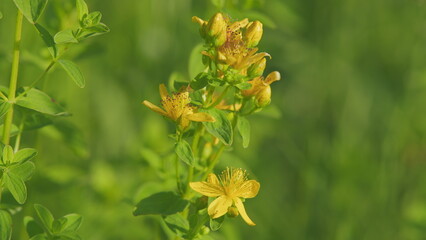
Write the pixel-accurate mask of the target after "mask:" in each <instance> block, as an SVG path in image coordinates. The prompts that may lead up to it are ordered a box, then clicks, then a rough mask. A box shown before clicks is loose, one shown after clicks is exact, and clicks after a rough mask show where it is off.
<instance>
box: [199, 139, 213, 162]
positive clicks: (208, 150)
mask: <svg viewBox="0 0 426 240" xmlns="http://www.w3.org/2000/svg"><path fill="white" fill-rule="evenodd" d="M212 152H213V146H212V143H210V142H208V143H206V144H205V145H204V148H203V152H202V153H201V158H202V159H207V158H208V157H210V155H211V154H212Z"/></svg>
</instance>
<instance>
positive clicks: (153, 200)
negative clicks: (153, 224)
mask: <svg viewBox="0 0 426 240" xmlns="http://www.w3.org/2000/svg"><path fill="white" fill-rule="evenodd" d="M188 204H189V202H188V201H187V200H185V199H182V198H181V197H180V196H178V195H177V194H176V193H174V192H159V193H156V194H153V195H151V196H149V197H147V198H144V199H142V200H141V201H140V202H139V203H138V204H137V205H136V209H135V210H134V211H133V215H135V216H139V215H149V214H158V215H172V214H175V213H178V212H181V211H183V210H184V209H185V208H186V206H187V205H188Z"/></svg>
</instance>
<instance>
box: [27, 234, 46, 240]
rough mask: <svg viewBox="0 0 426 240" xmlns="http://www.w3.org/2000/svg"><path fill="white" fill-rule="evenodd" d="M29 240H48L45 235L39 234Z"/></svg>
mask: <svg viewBox="0 0 426 240" xmlns="http://www.w3.org/2000/svg"><path fill="white" fill-rule="evenodd" d="M30 240H48V238H47V236H46V235H45V234H39V235H36V236H34V237H32V238H30Z"/></svg>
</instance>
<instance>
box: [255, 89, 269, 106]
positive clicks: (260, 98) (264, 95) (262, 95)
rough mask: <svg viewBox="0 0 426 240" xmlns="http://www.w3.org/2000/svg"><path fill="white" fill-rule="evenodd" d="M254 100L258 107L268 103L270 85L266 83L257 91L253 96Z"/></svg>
mask: <svg viewBox="0 0 426 240" xmlns="http://www.w3.org/2000/svg"><path fill="white" fill-rule="evenodd" d="M255 100H256V105H257V106H258V107H261V108H263V107H266V106H267V105H269V103H270V102H271V87H270V86H269V85H268V86H266V87H265V88H263V89H262V90H261V91H259V92H258V93H257V94H256V96H255Z"/></svg>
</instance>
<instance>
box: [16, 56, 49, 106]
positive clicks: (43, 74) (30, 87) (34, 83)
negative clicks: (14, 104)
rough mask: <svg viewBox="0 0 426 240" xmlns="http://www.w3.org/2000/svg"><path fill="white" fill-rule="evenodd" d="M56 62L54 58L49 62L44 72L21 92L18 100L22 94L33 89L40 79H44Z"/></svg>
mask: <svg viewBox="0 0 426 240" xmlns="http://www.w3.org/2000/svg"><path fill="white" fill-rule="evenodd" d="M55 63H56V60H52V61H51V62H50V63H49V65H48V66H47V68H46V69H44V71H43V73H42V74H41V75H40V77H38V78H37V79H36V80H35V81H34V82H32V83H31V85H30V86H29V87H28V88H27V89H25V91H24V92H22V93H21V94H19V95H18V97H16V100H18V99H19V98H21V97H22V96H25V94H26V93H27V92H28V91H30V90H31V89H33V88H34V86H35V85H36V84H37V83H38V82H39V81H40V80H42V79H43V78H44V77H45V76H46V74H47V73H48V72H49V70H50V69H51V68H52V67H53V65H55Z"/></svg>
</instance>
